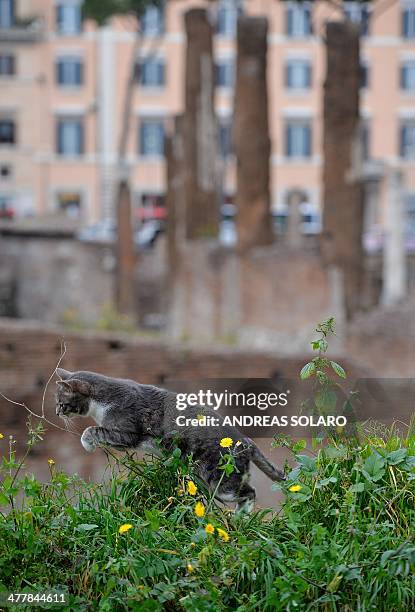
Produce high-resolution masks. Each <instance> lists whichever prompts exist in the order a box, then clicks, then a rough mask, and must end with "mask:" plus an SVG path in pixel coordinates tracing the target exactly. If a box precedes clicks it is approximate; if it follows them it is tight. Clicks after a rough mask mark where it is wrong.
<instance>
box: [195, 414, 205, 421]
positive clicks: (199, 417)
mask: <svg viewBox="0 0 415 612" xmlns="http://www.w3.org/2000/svg"><path fill="white" fill-rule="evenodd" d="M196 418H197V420H198V421H203V419H204V418H205V415H204V414H198V415H197V417H196Z"/></svg>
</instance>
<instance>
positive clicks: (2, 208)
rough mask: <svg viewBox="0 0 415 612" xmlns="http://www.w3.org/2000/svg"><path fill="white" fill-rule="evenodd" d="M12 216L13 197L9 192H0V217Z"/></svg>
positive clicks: (13, 212)
mask: <svg viewBox="0 0 415 612" xmlns="http://www.w3.org/2000/svg"><path fill="white" fill-rule="evenodd" d="M14 216H15V209H14V197H13V196H12V195H11V194H10V193H0V219H13V218H14Z"/></svg>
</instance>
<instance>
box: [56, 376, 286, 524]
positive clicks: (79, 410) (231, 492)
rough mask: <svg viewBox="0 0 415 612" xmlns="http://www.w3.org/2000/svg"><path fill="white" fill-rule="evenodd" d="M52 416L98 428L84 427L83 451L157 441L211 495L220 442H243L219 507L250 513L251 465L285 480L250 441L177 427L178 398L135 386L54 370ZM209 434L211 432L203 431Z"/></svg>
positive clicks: (189, 411)
mask: <svg viewBox="0 0 415 612" xmlns="http://www.w3.org/2000/svg"><path fill="white" fill-rule="evenodd" d="M57 374H58V376H59V377H60V379H61V380H58V381H57V383H56V384H57V386H58V391H57V396H56V414H57V415H59V416H60V417H63V418H68V417H69V418H71V417H74V416H84V417H92V418H93V419H94V420H95V422H96V423H97V426H95V427H94V426H93V427H87V428H86V429H85V431H84V432H83V434H82V437H81V443H82V446H83V447H84V448H85V450H86V451H88V452H92V451H94V450H95V448H96V447H97V446H100V445H108V446H111V447H113V448H116V449H119V450H127V449H137V448H139V447H141V448H146V447H148V446H149V445H150V446H151V443H152V442H153V444H154V440H156V439H159V440H160V444H161V446H162V447H164V448H166V449H171V448H172V447H174V445H177V446H178V447H179V448H180V449H181V451H182V452H183V453H185V454H190V453H191V454H192V455H193V459H194V462H195V468H196V472H197V474H198V476H199V477H200V478H202V480H204V481H205V482H206V484H207V485H208V487H209V489H210V490H211V491H215V489H216V486H217V484H218V482H219V480H220V478H221V476H222V474H223V471H222V470H220V469H219V468H218V463H219V461H220V458H221V450H222V449H221V447H220V445H219V442H220V440H221V438H224V437H229V438H232V440H233V441H234V442H236V441H239V440H240V441H241V444H240V445H239V446H238V447H237V448H236V450H235V464H236V470H235V471H234V472H233V474H231V475H230V476H228V477H226V476H225V477H224V478H223V480H222V482H221V484H220V486H219V488H218V491H217V492H216V497H217V498H218V499H219V500H220V501H224V502H227V501H230V502H234V501H235V502H237V510H243V511H248V512H249V511H250V510H251V509H252V507H253V504H254V501H255V489H254V488H253V487H251V485H250V484H249V462H250V461H253V463H255V465H256V466H257V467H258V468H259V469H260V470H262V471H263V472H264V474H266V475H267V476H268V477H269V478H270V479H271V480H284V478H285V476H284V473H283V472H281V471H280V470H278V469H277V468H275V467H274V466H273V465H272V464H271V463H270V462H269V461H268V459H267V458H266V457H265V456H264V455H263V454H262V453H261V451H260V450H259V448H258V447H257V446H256V445H255V444H254V442H253V441H252V440H250V439H249V438H247V437H246V436H244V435H243V434H241V433H240V432H239V431H238V430H237V429H235V428H233V427H231V426H228V425H225V426H220V427H193V426H188V427H187V426H186V427H178V426H177V425H176V418H177V416H178V414H179V413H178V412H177V408H176V394H175V393H173V392H171V391H167V390H166V389H160V388H158V387H154V386H152V385H142V384H139V383H137V382H135V381H133V380H127V379H121V378H110V377H107V376H103V375H101V374H96V373H94V372H68V371H67V370H63V369H62V368H58V370H57ZM185 414H186V417H193V418H197V416H198V415H200V414H204V415H206V416H209V415H213V416H215V418H218V416H219V418H220V415H218V414H217V413H216V412H214V411H213V410H209V409H207V408H200V407H194V406H188V407H187V408H186V413H185ZM207 430H209V431H207Z"/></svg>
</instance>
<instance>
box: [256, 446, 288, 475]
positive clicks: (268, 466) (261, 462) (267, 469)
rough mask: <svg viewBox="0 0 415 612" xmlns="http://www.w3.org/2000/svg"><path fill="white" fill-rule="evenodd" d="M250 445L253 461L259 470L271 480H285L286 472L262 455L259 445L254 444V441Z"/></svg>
mask: <svg viewBox="0 0 415 612" xmlns="http://www.w3.org/2000/svg"><path fill="white" fill-rule="evenodd" d="M250 443H251V461H252V462H253V463H255V465H256V466H257V468H259V469H260V470H261V472H264V474H265V475H266V476H268V478H270V479H271V480H274V481H275V480H285V478H286V477H285V474H284V472H283V471H281V470H279V469H278V468H276V467H275V466H274V465H272V463H271V462H270V461H268V459H267V458H266V457H265V455H263V454H262V452H261V451H260V450H259V448H258V447H257V445H256V444H255V443H254V442H252V440H250Z"/></svg>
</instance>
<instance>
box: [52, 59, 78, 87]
mask: <svg viewBox="0 0 415 612" xmlns="http://www.w3.org/2000/svg"><path fill="white" fill-rule="evenodd" d="M56 82H57V83H58V85H64V86H70V87H79V86H80V85H82V82H83V64H82V60H81V59H80V58H78V57H62V58H60V59H58V60H57V62H56Z"/></svg>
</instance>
